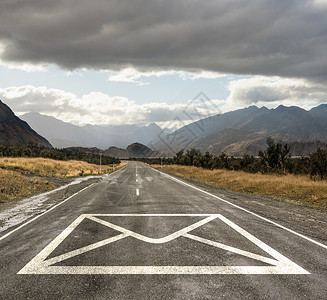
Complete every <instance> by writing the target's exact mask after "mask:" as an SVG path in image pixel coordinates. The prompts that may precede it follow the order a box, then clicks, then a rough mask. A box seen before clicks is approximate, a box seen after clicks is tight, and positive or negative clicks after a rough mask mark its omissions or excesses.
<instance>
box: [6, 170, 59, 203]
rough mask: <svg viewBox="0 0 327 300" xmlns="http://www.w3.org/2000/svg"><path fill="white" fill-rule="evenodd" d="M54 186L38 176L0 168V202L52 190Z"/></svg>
mask: <svg viewBox="0 0 327 300" xmlns="http://www.w3.org/2000/svg"><path fill="white" fill-rule="evenodd" d="M53 188H54V186H53V185H52V184H51V183H48V182H47V181H45V180H41V179H39V178H35V177H34V178H28V177H26V176H23V175H21V174H20V173H18V172H15V171H9V170H2V169H0V203H1V202H6V201H8V200H12V199H15V198H23V197H27V196H30V195H33V194H35V193H43V192H46V191H49V190H52V189H53Z"/></svg>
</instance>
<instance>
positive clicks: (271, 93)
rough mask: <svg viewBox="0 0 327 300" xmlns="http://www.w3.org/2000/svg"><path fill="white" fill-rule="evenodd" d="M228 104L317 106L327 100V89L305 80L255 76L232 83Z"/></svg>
mask: <svg viewBox="0 0 327 300" xmlns="http://www.w3.org/2000/svg"><path fill="white" fill-rule="evenodd" d="M229 91H230V95H229V97H228V99H227V101H228V102H234V103H239V104H243V105H244V104H245V105H250V104H258V103H261V104H265V103H278V104H281V103H284V104H291V105H292V104H293V105H294V104H299V103H302V104H303V105H304V104H308V103H312V104H317V103H322V102H325V101H326V100H327V97H326V95H327V87H326V86H325V85H323V84H319V83H314V82H311V81H307V80H304V79H296V78H280V77H263V76H255V77H251V78H247V79H239V80H234V81H231V82H230V84H229Z"/></svg>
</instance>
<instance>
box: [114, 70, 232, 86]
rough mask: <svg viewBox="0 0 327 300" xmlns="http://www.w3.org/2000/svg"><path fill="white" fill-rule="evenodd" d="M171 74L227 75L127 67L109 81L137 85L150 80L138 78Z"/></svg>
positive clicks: (210, 77)
mask: <svg viewBox="0 0 327 300" xmlns="http://www.w3.org/2000/svg"><path fill="white" fill-rule="evenodd" d="M170 75H177V76H178V77H180V78H182V79H183V80H186V79H190V80H196V79H201V78H204V79H215V78H221V77H225V76H227V75H225V74H221V73H217V72H210V71H194V72H186V71H176V70H169V71H137V70H136V69H134V68H125V69H123V70H121V71H119V72H115V73H114V74H113V75H110V76H109V78H108V81H112V82H128V83H135V84H137V85H148V84H149V82H144V81H140V80H138V79H142V78H148V77H162V76H170Z"/></svg>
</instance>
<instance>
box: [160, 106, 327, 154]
mask: <svg viewBox="0 0 327 300" xmlns="http://www.w3.org/2000/svg"><path fill="white" fill-rule="evenodd" d="M268 137H271V138H273V139H275V140H281V141H283V142H286V143H291V142H295V141H315V140H320V141H322V142H327V104H321V105H319V106H317V107H315V108H312V109H311V110H309V111H307V110H304V109H302V108H299V107H297V106H291V107H286V106H283V105H280V106H278V107H277V108H275V109H268V108H266V107H261V108H258V107H256V106H250V107H247V108H244V109H239V110H235V111H231V112H227V113H225V114H221V115H214V116H211V117H208V118H205V119H202V120H199V121H196V122H193V123H191V124H188V125H186V126H183V127H182V128H180V129H178V130H176V131H174V132H172V133H169V134H167V135H166V136H165V138H162V139H161V140H160V141H158V142H157V143H156V144H155V147H156V148H157V149H162V150H163V151H164V152H166V153H167V155H168V153H169V152H170V153H174V152H176V151H177V150H179V149H181V148H185V149H189V148H193V147H194V148H197V149H199V150H201V151H202V152H204V151H209V152H210V153H212V154H220V153H222V152H224V153H226V154H228V155H234V156H242V155H244V154H246V153H247V154H252V155H257V154H258V151H259V150H264V149H265V148H266V140H267V138H268Z"/></svg>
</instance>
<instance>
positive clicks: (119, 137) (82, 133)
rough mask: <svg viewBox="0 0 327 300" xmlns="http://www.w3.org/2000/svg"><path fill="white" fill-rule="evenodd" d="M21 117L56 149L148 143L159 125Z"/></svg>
mask: <svg viewBox="0 0 327 300" xmlns="http://www.w3.org/2000/svg"><path fill="white" fill-rule="evenodd" d="M21 118H22V119H23V120H25V121H26V122H28V123H29V124H30V125H31V127H32V128H33V129H34V130H36V131H38V132H39V133H40V134H42V135H43V136H45V137H46V138H47V139H48V140H49V141H50V142H51V143H52V144H53V146H54V147H57V148H67V147H78V146H81V147H98V148H101V149H106V148H108V147H110V146H116V147H121V148H125V147H127V146H128V145H130V144H131V143H135V142H139V143H142V144H149V143H150V142H151V141H152V140H154V139H156V137H157V135H158V134H159V133H160V132H161V128H160V127H159V126H158V125H156V124H155V123H151V124H149V125H147V126H141V127H140V126H137V125H110V126H98V125H86V126H76V125H73V124H70V123H67V122H63V121H61V120H58V119H56V118H54V117H50V116H45V115H41V114H39V113H27V114H24V115H22V116H21Z"/></svg>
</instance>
